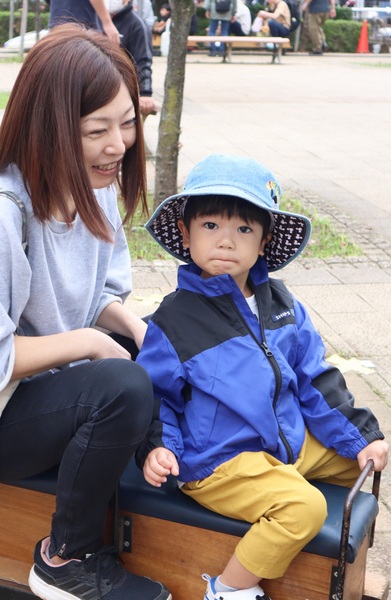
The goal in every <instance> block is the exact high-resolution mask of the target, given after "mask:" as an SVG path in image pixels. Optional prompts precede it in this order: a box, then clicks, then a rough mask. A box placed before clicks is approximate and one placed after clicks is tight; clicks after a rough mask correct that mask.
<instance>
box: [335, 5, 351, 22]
mask: <svg viewBox="0 0 391 600" xmlns="http://www.w3.org/2000/svg"><path fill="white" fill-rule="evenodd" d="M335 12H336V13H337V14H336V16H335V19H336V21H351V20H352V19H353V11H352V9H351V8H349V6H336V7H335Z"/></svg>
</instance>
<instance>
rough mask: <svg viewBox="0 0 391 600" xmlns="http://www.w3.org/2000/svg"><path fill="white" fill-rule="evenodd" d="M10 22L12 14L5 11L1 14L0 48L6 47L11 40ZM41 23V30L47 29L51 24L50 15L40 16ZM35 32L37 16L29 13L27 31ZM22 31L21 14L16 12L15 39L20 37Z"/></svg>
mask: <svg viewBox="0 0 391 600" xmlns="http://www.w3.org/2000/svg"><path fill="white" fill-rule="evenodd" d="M9 20H10V12H9V11H7V10H5V11H2V12H0V46H3V45H4V42H6V41H7V40H8V38H9ZM40 21H41V29H46V28H47V26H48V22H49V13H41V14H40ZM34 30H35V14H34V13H28V15H27V31H34ZM19 31H20V12H19V11H15V15H14V35H13V36H12V37H15V36H17V35H19Z"/></svg>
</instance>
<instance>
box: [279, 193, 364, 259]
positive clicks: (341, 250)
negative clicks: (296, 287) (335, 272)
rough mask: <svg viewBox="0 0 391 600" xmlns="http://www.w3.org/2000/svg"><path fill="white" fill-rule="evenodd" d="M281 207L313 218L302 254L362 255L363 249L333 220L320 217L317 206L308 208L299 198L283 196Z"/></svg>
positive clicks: (306, 255) (320, 256)
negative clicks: (335, 225) (308, 238)
mask: <svg viewBox="0 0 391 600" xmlns="http://www.w3.org/2000/svg"><path fill="white" fill-rule="evenodd" d="M281 208H283V209H284V210H289V211H291V212H294V213H298V214H302V215H305V216H307V217H308V218H309V219H310V220H311V224H312V232H311V238H310V241H309V242H308V244H307V246H306V248H305V250H304V252H303V254H302V256H305V257H307V258H331V257H332V256H340V257H347V256H360V255H361V254H362V250H361V248H360V247H359V246H357V245H356V244H353V243H352V242H351V241H350V240H349V238H348V236H347V235H346V234H344V233H339V232H338V231H337V230H336V229H335V227H333V223H332V221H330V219H327V218H325V217H319V216H318V214H317V211H316V209H315V208H313V207H310V208H306V207H304V206H303V204H302V202H301V201H300V200H297V199H292V198H286V197H285V198H283V200H282V202H281Z"/></svg>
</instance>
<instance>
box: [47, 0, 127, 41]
mask: <svg viewBox="0 0 391 600" xmlns="http://www.w3.org/2000/svg"><path fill="white" fill-rule="evenodd" d="M49 6H50V16H49V28H51V27H55V26H56V25H59V24H61V23H65V22H67V21H69V22H75V21H77V22H78V23H82V24H83V25H85V26H86V27H94V28H95V29H101V28H102V29H103V31H104V32H105V34H106V35H107V36H108V37H109V38H110V39H111V40H112V41H113V42H115V43H116V44H119V41H120V38H119V32H118V31H117V29H116V27H115V25H114V24H113V22H112V20H111V17H110V14H109V11H108V10H107V7H106V4H105V0H50V3H49Z"/></svg>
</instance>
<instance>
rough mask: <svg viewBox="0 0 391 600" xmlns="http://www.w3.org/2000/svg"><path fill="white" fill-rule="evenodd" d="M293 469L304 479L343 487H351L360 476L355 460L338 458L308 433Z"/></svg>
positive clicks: (332, 451)
mask: <svg viewBox="0 0 391 600" xmlns="http://www.w3.org/2000/svg"><path fill="white" fill-rule="evenodd" d="M295 467H296V468H297V470H298V472H299V473H300V474H301V475H303V477H305V478H306V479H316V480H319V481H325V482H327V483H333V484H335V485H342V486H345V487H352V486H353V484H354V483H355V481H356V479H357V477H358V476H359V474H360V467H359V466H358V462H357V461H356V460H351V459H350V458H344V457H343V456H340V455H339V454H337V452H336V450H334V448H326V447H325V446H323V444H321V443H320V442H319V441H318V440H317V439H316V438H315V437H313V436H312V435H311V434H310V433H309V432H307V434H306V437H305V440H304V444H303V447H302V449H301V452H300V456H299V458H298V460H297V461H296V463H295Z"/></svg>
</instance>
